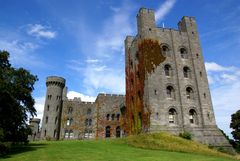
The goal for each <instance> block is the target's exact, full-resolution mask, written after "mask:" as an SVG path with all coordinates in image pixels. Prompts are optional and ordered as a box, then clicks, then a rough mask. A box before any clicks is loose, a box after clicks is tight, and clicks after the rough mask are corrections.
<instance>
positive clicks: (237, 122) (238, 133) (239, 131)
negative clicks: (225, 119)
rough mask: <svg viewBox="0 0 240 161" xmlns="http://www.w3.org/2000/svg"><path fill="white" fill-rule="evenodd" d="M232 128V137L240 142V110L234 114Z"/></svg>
mask: <svg viewBox="0 0 240 161" xmlns="http://www.w3.org/2000/svg"><path fill="white" fill-rule="evenodd" d="M230 127H231V128H232V129H233V131H232V135H233V138H234V139H235V140H236V141H238V142H239V141H240V110H238V111H237V112H236V113H234V114H232V120H231V124H230Z"/></svg>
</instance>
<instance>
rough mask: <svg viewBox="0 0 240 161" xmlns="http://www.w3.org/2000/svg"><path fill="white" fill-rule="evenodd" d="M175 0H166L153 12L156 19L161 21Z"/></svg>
mask: <svg viewBox="0 0 240 161" xmlns="http://www.w3.org/2000/svg"><path fill="white" fill-rule="evenodd" d="M175 3H176V0H166V1H165V2H164V3H163V4H162V5H161V6H160V7H159V8H158V9H157V11H156V12H155V18H156V21H161V20H163V19H164V17H165V16H166V15H167V14H168V13H169V12H170V11H171V9H172V8H173V6H174V4H175Z"/></svg>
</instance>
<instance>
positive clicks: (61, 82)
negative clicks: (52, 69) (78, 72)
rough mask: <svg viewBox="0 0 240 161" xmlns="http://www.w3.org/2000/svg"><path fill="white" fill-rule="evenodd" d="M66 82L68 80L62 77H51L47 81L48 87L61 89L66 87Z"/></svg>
mask: <svg viewBox="0 0 240 161" xmlns="http://www.w3.org/2000/svg"><path fill="white" fill-rule="evenodd" d="M65 82H66V80H65V79H64V78H62V77H58V76H49V77H47V80H46V85H47V86H49V85H52V86H54V85H55V86H60V87H62V88H63V87H64V86H65Z"/></svg>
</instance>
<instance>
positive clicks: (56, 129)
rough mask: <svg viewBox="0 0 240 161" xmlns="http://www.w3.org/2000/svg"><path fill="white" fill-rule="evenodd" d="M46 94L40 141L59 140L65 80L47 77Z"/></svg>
mask: <svg viewBox="0 0 240 161" xmlns="http://www.w3.org/2000/svg"><path fill="white" fill-rule="evenodd" d="M46 86H47V93H46V99H45V106H44V114H43V119H42V131H41V139H44V138H47V137H48V138H51V139H54V140H58V139H59V134H60V124H61V121H60V120H61V113H62V99H63V89H64V87H65V79H64V78H61V77H57V76H50V77H47V81H46Z"/></svg>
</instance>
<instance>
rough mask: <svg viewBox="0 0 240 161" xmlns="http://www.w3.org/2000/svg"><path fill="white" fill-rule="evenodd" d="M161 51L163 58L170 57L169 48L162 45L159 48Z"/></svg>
mask: <svg viewBox="0 0 240 161" xmlns="http://www.w3.org/2000/svg"><path fill="white" fill-rule="evenodd" d="M161 51H162V54H163V56H165V57H169V56H171V55H170V52H169V51H170V50H169V47H168V46H167V45H165V44H164V45H162V46H161Z"/></svg>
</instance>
